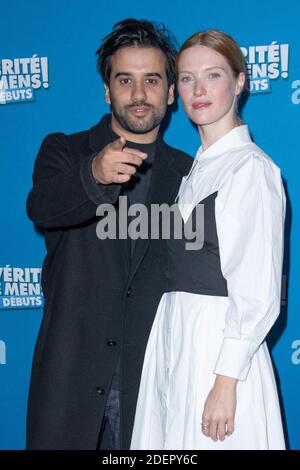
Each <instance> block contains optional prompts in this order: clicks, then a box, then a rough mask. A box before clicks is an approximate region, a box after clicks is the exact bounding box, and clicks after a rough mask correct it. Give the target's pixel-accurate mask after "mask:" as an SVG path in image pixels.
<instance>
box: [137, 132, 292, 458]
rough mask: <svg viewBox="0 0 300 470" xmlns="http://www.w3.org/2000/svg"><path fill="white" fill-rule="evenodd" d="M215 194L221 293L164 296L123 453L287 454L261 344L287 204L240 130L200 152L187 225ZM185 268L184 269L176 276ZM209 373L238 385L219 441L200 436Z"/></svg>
mask: <svg viewBox="0 0 300 470" xmlns="http://www.w3.org/2000/svg"><path fill="white" fill-rule="evenodd" d="M213 193H217V196H216V198H215V213H214V217H215V224H216V231H217V239H218V250H219V260H220V267H221V272H222V275H223V277H224V279H225V280H226V284H227V292H228V295H227V296H224V295H222V296H219V295H203V294H202V293H196V292H195V288H193V289H192V292H188V291H186V290H188V289H185V290H184V291H181V290H174V291H172V290H171V291H169V292H166V293H165V294H164V295H163V296H162V298H161V301H160V304H159V306H158V309H157V312H156V316H155V320H154V323H153V326H152V330H151V333H150V336H149V340H148V344H147V348H146V353H145V358H144V364H143V371H142V376H141V382H140V389H139V395H138V401H137V407H136V415H135V421H134V427H133V433H132V440H131V449H178V450H184V449H191V450H194V449H199V450H201V449H212V450H217V449H284V448H285V444H284V437H283V430H282V422H281V414H280V408H279V402H278V396H277V389H276V383H275V379H274V374H273V369H272V363H271V360H270V356H269V352H268V349H267V345H266V343H265V341H264V338H265V336H266V334H267V333H268V331H269V330H270V328H271V327H272V325H273V323H274V322H275V320H276V318H277V316H278V314H279V311H280V291H281V270H282V258H283V226H284V215H285V196H284V190H283V186H282V181H281V176H280V170H279V168H278V167H277V166H276V165H275V164H274V162H272V160H271V159H270V158H269V157H268V156H267V155H266V154H265V153H264V152H263V151H262V150H261V149H260V148H258V147H257V146H256V145H255V144H254V143H253V142H252V141H251V138H250V135H249V132H248V127H247V126H239V127H236V128H234V129H232V130H231V131H230V132H228V133H227V134H226V135H225V136H223V137H222V138H221V139H219V140H218V141H217V142H215V143H214V144H213V145H212V146H210V147H209V148H208V149H207V150H206V151H202V148H201V147H200V149H199V151H198V153H197V156H196V158H195V161H194V164H193V167H192V169H191V171H190V173H189V175H188V176H187V177H184V178H183V180H182V183H181V186H180V189H179V193H178V206H179V210H180V213H181V216H182V218H183V220H184V222H185V223H186V222H187V221H188V219H189V217H190V215H191V214H192V211H193V209H194V208H195V207H196V206H197V205H198V204H199V202H201V201H203V200H205V198H207V197H208V196H210V195H212V194H213ZM205 208H206V206H205ZM192 256H193V257H194V256H197V254H196V252H195V254H193V255H192ZM195 259H196V258H195ZM200 268H201V266H199V269H200ZM185 269H186V266H185V265H184V263H183V265H182V266H180V270H181V273H182V277H184V276H185ZM193 269H194V268H193ZM203 269H205V267H203ZM204 274H205V273H204ZM199 292H202V290H201V289H199ZM215 374H222V375H226V376H230V377H235V378H237V379H238V385H237V408H236V414H235V430H234V433H233V434H232V435H231V436H229V437H226V438H225V440H224V441H223V442H221V441H216V442H215V441H213V440H212V439H211V438H208V437H206V436H204V435H203V434H202V432H201V417H202V412H203V408H204V403H205V400H206V398H207V395H208V393H209V391H210V390H211V388H212V386H213V383H214V380H215Z"/></svg>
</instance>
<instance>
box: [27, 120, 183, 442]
mask: <svg viewBox="0 0 300 470" xmlns="http://www.w3.org/2000/svg"><path fill="white" fill-rule="evenodd" d="M109 121H110V117H109V116H105V117H104V118H103V119H102V120H101V122H100V123H99V124H97V125H96V126H95V127H92V128H91V129H90V130H89V131H83V132H79V133H76V134H72V135H65V134H61V133H56V134H51V135H49V136H47V137H46V139H45V140H44V141H43V143H42V146H41V149H40V151H39V154H38V156H37V159H36V163H35V169H34V175H33V188H32V190H31V191H30V194H29V197H28V201H27V211H28V215H29V217H30V219H31V220H33V221H34V222H35V223H36V224H37V225H39V226H41V227H43V228H44V229H45V237H46V246H47V256H46V259H45V261H44V266H43V274H42V285H43V291H44V296H45V307H44V316H43V321H42V324H41V328H40V331H39V335H38V339H37V343H36V348H35V353H34V359H33V366H32V374H31V383H30V393H29V403H28V413H27V448H28V449H96V446H97V441H98V437H99V430H100V425H101V422H102V417H103V413H104V408H105V403H106V399H107V395H108V391H109V388H110V384H111V380H112V376H113V373H114V371H115V368H116V364H117V358H118V353H119V351H120V352H121V356H120V360H121V448H123V449H128V448H129V446H130V438H131V432H132V427H133V422H134V414H135V407H136V401H137V396H138V389H139V383H140V376H141V371H142V366H143V359H144V353H145V349H146V344H147V339H148V336H149V333H150V329H151V325H152V323H153V320H154V316H155V313H156V309H157V306H158V303H159V301H160V298H161V296H162V294H163V292H164V285H165V284H164V283H165V280H164V274H163V265H162V264H163V262H162V260H163V246H162V243H161V241H160V240H142V239H139V240H137V242H136V247H135V252H134V257H133V260H132V262H130V261H129V256H130V255H129V250H128V242H127V240H120V239H117V240H112V239H107V240H99V238H97V236H96V225H97V222H99V217H96V216H95V214H96V207H97V206H98V205H99V204H101V203H105V202H108V203H111V202H112V201H114V202H115V201H116V200H117V199H118V196H119V193H120V188H121V186H120V185H116V184H111V185H107V186H105V187H104V186H103V185H97V184H96V183H95V181H94V179H93V176H92V173H91V161H92V158H93V156H94V155H95V153H96V152H97V151H99V150H101V149H102V148H103V147H104V146H105V145H107V144H108V143H109V142H110V141H111V139H112V136H111V132H109ZM156 145H157V147H156V148H157V150H156V156H155V162H154V164H153V169H152V176H151V182H150V188H149V193H148V199H147V206H148V207H149V204H151V203H152V204H153V203H154V204H161V203H168V204H173V202H174V198H175V196H176V194H177V191H178V188H179V185H180V182H181V179H182V176H183V175H185V174H187V173H188V171H189V169H190V166H191V163H192V159H191V158H190V157H189V156H187V155H186V154H184V153H182V152H180V151H178V150H176V149H174V148H171V147H170V146H168V145H167V144H165V143H164V142H163V140H162V139H161V137H160V136H159V137H158V141H157V144H156ZM116 207H117V204H116Z"/></svg>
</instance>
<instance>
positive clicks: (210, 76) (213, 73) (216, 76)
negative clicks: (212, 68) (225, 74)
mask: <svg viewBox="0 0 300 470" xmlns="http://www.w3.org/2000/svg"><path fill="white" fill-rule="evenodd" d="M220 76H221V75H220V74H219V73H217V72H212V73H210V74H209V75H208V78H212V79H216V78H220Z"/></svg>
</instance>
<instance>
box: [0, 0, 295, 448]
mask: <svg viewBox="0 0 300 470" xmlns="http://www.w3.org/2000/svg"><path fill="white" fill-rule="evenodd" d="M107 5H108V4H107V2H106V1H104V0H85V1H84V2H82V1H81V0H72V1H71V0H69V1H68V0H52V1H51V2H44V3H41V2H39V1H37V0H29V1H28V2H22V1H20V0H16V1H14V2H10V3H9V4H6V5H5V9H1V18H2V21H1V30H0V37H1V49H0V117H1V125H0V149H1V153H0V155H1V160H0V161H1V172H0V178H1V184H0V191H1V200H2V211H1V233H0V246H1V253H0V416H1V419H0V449H22V448H24V443H25V416H26V402H27V394H28V384H29V375H30V368H31V360H32V354H33V348H34V344H35V339H36V335H37V331H38V327H39V325H40V322H41V317H42V309H41V306H42V302H43V297H42V293H41V292H40V268H41V265H42V261H43V258H44V255H45V247H44V240H43V237H42V236H41V235H40V234H39V233H38V232H37V231H36V230H35V228H34V226H33V225H32V223H31V222H30V221H29V220H28V219H27V217H26V213H25V201H26V197H27V193H28V191H29V189H30V187H31V175H32V169H33V163H34V159H35V155H36V153H37V151H38V148H39V146H40V143H41V140H42V138H43V137H44V136H45V135H46V134H48V133H50V132H54V131H62V132H66V133H71V132H75V131H78V130H82V129H85V128H89V127H90V126H91V125H93V124H95V123H96V122H97V121H98V120H99V119H100V117H101V116H102V114H103V113H105V112H107V110H108V109H107V106H106V105H105V103H104V92H103V85H102V83H101V80H100V77H99V76H98V75H97V72H96V65H95V64H96V61H95V51H96V49H97V47H98V45H99V43H100V40H101V39H102V38H103V36H104V35H106V34H107V33H108V32H110V31H111V28H112V25H113V24H114V23H115V22H117V21H119V20H121V19H124V18H127V17H130V16H133V17H136V18H146V19H151V20H155V21H163V22H164V23H165V24H166V25H167V26H168V27H169V28H170V29H171V30H172V31H173V32H174V33H175V35H176V37H177V39H178V42H179V43H182V42H183V40H184V39H186V38H187V37H188V36H189V35H191V34H192V33H193V32H195V31H199V30H203V29H208V28H218V29H221V30H224V31H226V32H228V33H230V34H231V35H233V37H235V38H236V39H237V41H238V42H239V44H240V46H241V47H243V48H244V49H243V50H244V52H245V54H247V58H248V62H249V67H250V70H251V73H252V92H253V93H252V94H251V96H250V98H249V99H248V102H247V104H246V107H245V110H244V114H243V117H244V120H245V121H246V122H247V123H248V124H249V126H250V129H251V131H252V135H253V137H254V139H255V142H256V143H257V144H258V145H259V146H261V147H262V148H263V149H264V150H265V151H266V152H267V153H268V154H269V155H270V156H271V157H272V158H273V160H274V161H275V162H276V163H277V164H278V165H279V166H280V167H281V169H282V175H283V178H284V181H285V185H286V191H287V196H288V213H287V230H286V252H285V253H286V254H285V262H284V276H283V289H282V313H281V316H280V319H279V321H278V322H277V325H276V328H274V329H273V331H272V333H271V334H270V335H269V344H270V346H271V350H272V357H273V359H274V364H275V369H276V371H277V375H278V382H279V387H280V395H281V399H282V407H283V411H284V417H285V424H286V429H287V437H288V440H289V445H290V448H291V449H300V435H299V434H300V431H299V422H300V411H299V407H298V402H299V398H298V397H299V389H300V378H299V371H300V318H299V311H300V300H299V299H300V295H299V291H298V289H299V246H300V244H299V237H300V227H299V218H297V215H299V213H300V208H299V205H300V197H299V196H300V192H299V181H298V175H299V167H300V162H299V155H300V143H299V131H300V125H299V124H300V120H299V116H300V60H299V59H300V34H299V17H300V4H299V1H298V0H286V1H285V2H277V1H276V0H273V1H268V0H252V1H251V2H240V1H236V0H231V2H224V1H223V0H215V1H214V2H199V1H198V0H190V2H184V1H180V0H172V1H171V0H168V1H166V2H162V1H161V0H152V1H151V2H146V1H143V0H132V1H131V2H123V1H120V0H114V2H113V3H112V4H111V8H109V7H108V6H107ZM165 139H166V141H167V142H169V143H170V144H171V145H173V146H176V147H179V148H181V149H183V150H185V151H187V152H189V153H191V154H195V151H196V149H197V147H198V135H197V133H196V132H195V130H194V129H193V128H192V126H191V125H190V123H189V122H188V120H187V118H186V117H185V115H184V113H183V111H182V109H181V105H180V103H179V109H178V110H177V111H176V112H174V114H173V116H172V121H171V124H170V125H169V127H168V129H167V130H166V134H165ZM249 222H250V223H251V221H249ZM249 229H251V227H249Z"/></svg>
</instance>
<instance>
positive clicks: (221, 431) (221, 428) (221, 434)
mask: <svg viewBox="0 0 300 470" xmlns="http://www.w3.org/2000/svg"><path fill="white" fill-rule="evenodd" d="M217 436H218V438H219V439H220V441H224V439H225V436H226V424H225V421H220V422H219V423H218V428H217Z"/></svg>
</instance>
